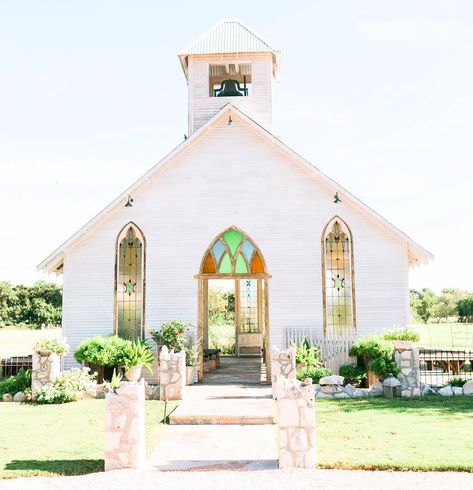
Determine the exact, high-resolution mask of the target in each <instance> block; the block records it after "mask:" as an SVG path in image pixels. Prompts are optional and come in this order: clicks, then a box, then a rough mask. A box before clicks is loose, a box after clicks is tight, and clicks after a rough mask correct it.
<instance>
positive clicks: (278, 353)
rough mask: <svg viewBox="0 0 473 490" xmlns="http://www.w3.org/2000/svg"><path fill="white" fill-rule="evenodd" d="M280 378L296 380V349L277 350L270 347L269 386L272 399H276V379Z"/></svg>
mask: <svg viewBox="0 0 473 490" xmlns="http://www.w3.org/2000/svg"><path fill="white" fill-rule="evenodd" d="M279 376H282V377H283V378H285V379H296V349H295V348H294V347H289V349H283V350H281V349H278V348H277V347H274V346H273V347H271V384H272V390H273V398H274V399H275V400H276V399H277V397H278V383H277V381H278V378H279Z"/></svg>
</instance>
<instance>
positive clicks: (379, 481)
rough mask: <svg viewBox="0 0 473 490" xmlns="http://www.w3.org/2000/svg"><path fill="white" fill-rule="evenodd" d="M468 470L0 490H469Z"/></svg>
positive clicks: (124, 480) (175, 476)
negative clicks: (457, 471) (221, 489)
mask: <svg viewBox="0 0 473 490" xmlns="http://www.w3.org/2000/svg"><path fill="white" fill-rule="evenodd" d="M472 487H473V474H472V473H453V472H445V473H410V472H394V471H393V472H387V471H343V470H263V471H207V472H205V471H202V472H195V471H184V472H161V471H152V470H151V471H149V470H141V471H137V470H118V471H109V472H108V473H92V474H89V475H84V476H67V477H56V478H18V479H15V480H3V481H0V489H8V490H10V489H17V490H20V489H21V490H23V489H28V490H33V489H37V488H40V489H43V488H46V489H67V490H79V489H80V490H83V489H87V490H91V489H96V488H97V489H98V488H100V489H102V490H108V489H110V490H122V489H123V490H125V489H126V490H133V489H135V488H136V489H139V490H146V489H163V490H164V489H172V490H190V489H194V488H195V489H199V490H202V489H206V488H224V489H225V490H245V489H250V488H253V489H255V490H276V489H279V488H282V489H286V490H292V489H295V490H306V489H317V490H319V489H339V488H342V489H350V490H357V489H360V490H366V489H367V488H368V489H371V490H377V489H379V488H383V489H396V490H407V489H410V488H412V489H415V490H424V489H425V490H427V489H428V490H436V489H443V490H444V489H446V488H451V489H454V490H467V489H468V490H471V488H472Z"/></svg>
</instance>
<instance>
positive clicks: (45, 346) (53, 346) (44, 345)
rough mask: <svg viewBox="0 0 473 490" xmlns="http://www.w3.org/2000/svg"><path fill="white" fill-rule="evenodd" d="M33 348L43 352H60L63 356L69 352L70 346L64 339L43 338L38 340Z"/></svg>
mask: <svg viewBox="0 0 473 490" xmlns="http://www.w3.org/2000/svg"><path fill="white" fill-rule="evenodd" d="M33 350H34V351H35V352H40V353H43V354H58V355H60V356H62V355H64V354H67V353H68V352H69V346H68V345H67V343H66V341H65V340H63V339H43V340H38V342H36V344H35V346H34V347H33Z"/></svg>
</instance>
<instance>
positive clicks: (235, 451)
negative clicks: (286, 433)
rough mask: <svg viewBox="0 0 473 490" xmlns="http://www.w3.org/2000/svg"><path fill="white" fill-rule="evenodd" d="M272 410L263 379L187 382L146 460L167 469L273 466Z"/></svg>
mask: <svg viewBox="0 0 473 490" xmlns="http://www.w3.org/2000/svg"><path fill="white" fill-rule="evenodd" d="M273 412H274V402H273V400H272V398H271V388H270V387H269V386H267V385H258V384H243V383H240V384H232V385H217V384H215V385H205V384H204V385H194V386H189V387H188V388H187V392H186V396H185V399H184V400H183V401H182V402H181V403H180V404H179V406H178V407H177V409H176V410H175V411H174V412H173V413H172V414H171V416H170V424H171V425H169V426H166V427H165V428H164V430H163V432H161V434H160V438H159V442H158V444H157V446H156V448H155V449H154V451H153V453H152V455H151V457H150V459H149V464H150V466H151V467H152V468H154V469H159V470H167V471H176V470H196V469H198V470H226V469H232V470H256V469H273V468H277V457H278V455H277V446H276V428H275V425H274V413H273Z"/></svg>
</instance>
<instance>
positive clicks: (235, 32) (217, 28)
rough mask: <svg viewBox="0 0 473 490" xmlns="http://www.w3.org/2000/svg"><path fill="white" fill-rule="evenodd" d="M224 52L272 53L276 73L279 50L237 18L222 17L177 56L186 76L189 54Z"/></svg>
mask: <svg viewBox="0 0 473 490" xmlns="http://www.w3.org/2000/svg"><path fill="white" fill-rule="evenodd" d="M224 53H273V63H274V66H275V70H274V72H275V73H277V66H278V64H279V56H280V52H279V51H278V50H276V49H274V48H272V47H271V46H270V44H269V42H268V41H266V40H265V39H264V38H263V36H261V34H259V33H257V32H256V31H254V30H253V29H251V28H250V27H248V26H247V25H246V24H244V23H243V22H242V21H241V20H239V19H222V20H221V21H220V22H218V23H217V24H215V25H214V26H213V27H211V28H210V29H209V30H208V31H205V32H204V33H203V34H202V35H201V36H200V37H198V38H197V39H196V40H195V41H193V42H191V43H190V44H189V45H188V46H186V47H185V48H184V49H183V50H182V52H181V53H180V54H179V55H178V56H179V60H180V61H181V65H182V69H183V70H184V74H185V75H186V77H187V68H188V56H189V55H193V54H224Z"/></svg>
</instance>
